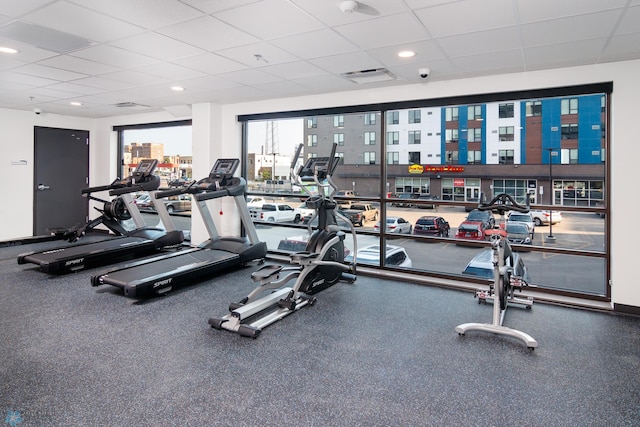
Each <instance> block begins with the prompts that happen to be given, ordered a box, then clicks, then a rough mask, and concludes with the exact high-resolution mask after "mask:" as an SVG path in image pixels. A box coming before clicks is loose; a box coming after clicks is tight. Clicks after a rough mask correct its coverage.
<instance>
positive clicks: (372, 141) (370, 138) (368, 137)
mask: <svg viewBox="0 0 640 427" xmlns="http://www.w3.org/2000/svg"><path fill="white" fill-rule="evenodd" d="M364 145H376V133H375V132H365V133H364Z"/></svg>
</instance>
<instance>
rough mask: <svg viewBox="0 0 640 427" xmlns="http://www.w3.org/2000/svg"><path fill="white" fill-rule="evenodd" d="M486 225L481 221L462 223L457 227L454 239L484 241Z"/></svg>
mask: <svg viewBox="0 0 640 427" xmlns="http://www.w3.org/2000/svg"><path fill="white" fill-rule="evenodd" d="M486 230H487V229H486V224H485V223H484V222H482V221H464V222H463V223H462V224H460V226H459V227H458V232H457V233H456V239H460V240H486V234H485V233H486Z"/></svg>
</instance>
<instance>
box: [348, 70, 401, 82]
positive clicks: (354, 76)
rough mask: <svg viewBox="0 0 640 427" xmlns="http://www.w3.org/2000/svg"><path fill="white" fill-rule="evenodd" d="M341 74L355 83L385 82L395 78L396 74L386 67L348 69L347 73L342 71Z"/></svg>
mask: <svg viewBox="0 0 640 427" xmlns="http://www.w3.org/2000/svg"><path fill="white" fill-rule="evenodd" d="M341 76H342V77H344V78H345V79H347V80H351V81H352V82H354V83H357V84H365V83H378V82H386V81H391V80H395V79H396V76H394V75H393V74H392V73H391V71H389V70H387V69H386V68H372V69H370V70H360V71H350V72H348V73H342V74H341Z"/></svg>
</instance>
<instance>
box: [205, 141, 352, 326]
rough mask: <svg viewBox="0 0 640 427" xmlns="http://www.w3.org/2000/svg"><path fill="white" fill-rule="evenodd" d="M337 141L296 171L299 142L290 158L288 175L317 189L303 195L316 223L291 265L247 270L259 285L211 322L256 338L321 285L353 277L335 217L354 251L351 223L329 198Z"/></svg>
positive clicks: (310, 298) (304, 302)
mask: <svg viewBox="0 0 640 427" xmlns="http://www.w3.org/2000/svg"><path fill="white" fill-rule="evenodd" d="M336 147H337V145H336V144H334V145H333V148H332V151H331V155H330V156H329V157H312V158H309V159H308V160H307V161H306V162H305V164H304V165H303V166H302V167H300V169H299V170H298V171H297V172H296V171H295V165H296V163H297V159H298V157H299V156H300V152H301V151H302V145H300V146H298V149H297V151H296V154H295V156H294V158H293V162H292V165H291V176H292V179H293V180H294V182H295V183H296V184H298V185H300V187H301V188H304V189H305V190H306V186H304V185H302V184H303V181H307V183H308V182H309V181H313V182H315V184H316V186H317V188H318V190H319V191H318V194H315V195H311V196H310V197H309V198H308V199H307V201H306V203H307V206H309V207H312V208H313V209H315V213H314V214H313V216H312V217H311V219H310V220H309V225H308V229H309V231H310V232H311V230H312V222H313V221H314V220H315V219H316V218H317V219H318V226H317V229H316V230H315V231H313V233H310V234H311V235H310V237H309V240H308V242H307V245H306V248H305V251H302V252H297V253H294V254H292V255H291V256H290V264H291V265H290V266H282V265H275V264H267V265H263V266H262V267H261V268H259V269H258V270H257V271H255V272H254V273H252V274H251V279H252V280H253V282H255V283H258V284H259V285H258V287H256V288H255V289H254V290H253V291H252V292H251V293H249V295H247V296H246V297H245V298H243V299H242V300H241V301H240V302H238V303H233V304H231V305H230V306H229V311H230V313H229V314H227V315H225V316H222V317H211V318H210V319H209V325H211V327H212V328H215V329H218V330H223V329H224V330H228V331H232V332H236V333H238V334H240V335H241V336H245V337H251V338H257V337H258V335H259V334H260V333H261V332H262V329H264V328H265V327H267V326H269V325H271V324H273V323H275V322H276V321H278V320H280V319H282V318H284V317H286V316H288V315H289V314H292V313H294V312H296V311H297V310H299V309H301V308H302V307H305V306H306V305H313V304H314V303H315V302H316V297H315V296H314V295H315V294H316V293H318V292H320V291H321V290H323V289H326V288H328V287H329V286H331V285H333V284H335V283H337V282H339V281H345V282H347V283H353V282H355V280H356V266H355V261H353V262H352V263H351V264H345V262H344V259H345V246H344V240H345V237H346V234H345V232H344V231H341V230H340V229H339V227H338V219H339V220H341V221H343V222H345V223H346V224H348V225H349V228H350V230H351V233H352V236H353V244H354V251H355V250H356V232H355V228H354V227H353V224H351V222H350V221H349V219H347V218H345V217H344V216H342V215H340V214H339V213H338V212H337V210H336V206H337V204H336V202H335V201H334V199H333V196H334V194H335V192H336V191H337V186H336V185H335V184H334V183H333V181H332V179H331V175H332V174H333V171H334V170H335V167H336V166H337V163H338V160H339V159H338V158H336V157H335V151H336ZM325 189H330V191H329V195H328V197H327V196H325V195H324V193H325ZM290 281H294V283H293V285H292V286H290V287H287V286H284V285H285V284H287V283H288V282H290ZM265 294H266V295H265Z"/></svg>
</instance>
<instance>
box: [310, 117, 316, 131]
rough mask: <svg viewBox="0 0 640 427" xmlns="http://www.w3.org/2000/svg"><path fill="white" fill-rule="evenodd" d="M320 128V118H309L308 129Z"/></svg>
mask: <svg viewBox="0 0 640 427" xmlns="http://www.w3.org/2000/svg"><path fill="white" fill-rule="evenodd" d="M317 127H318V118H317V117H309V118H308V119H307V128H308V129H314V128H317Z"/></svg>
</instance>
